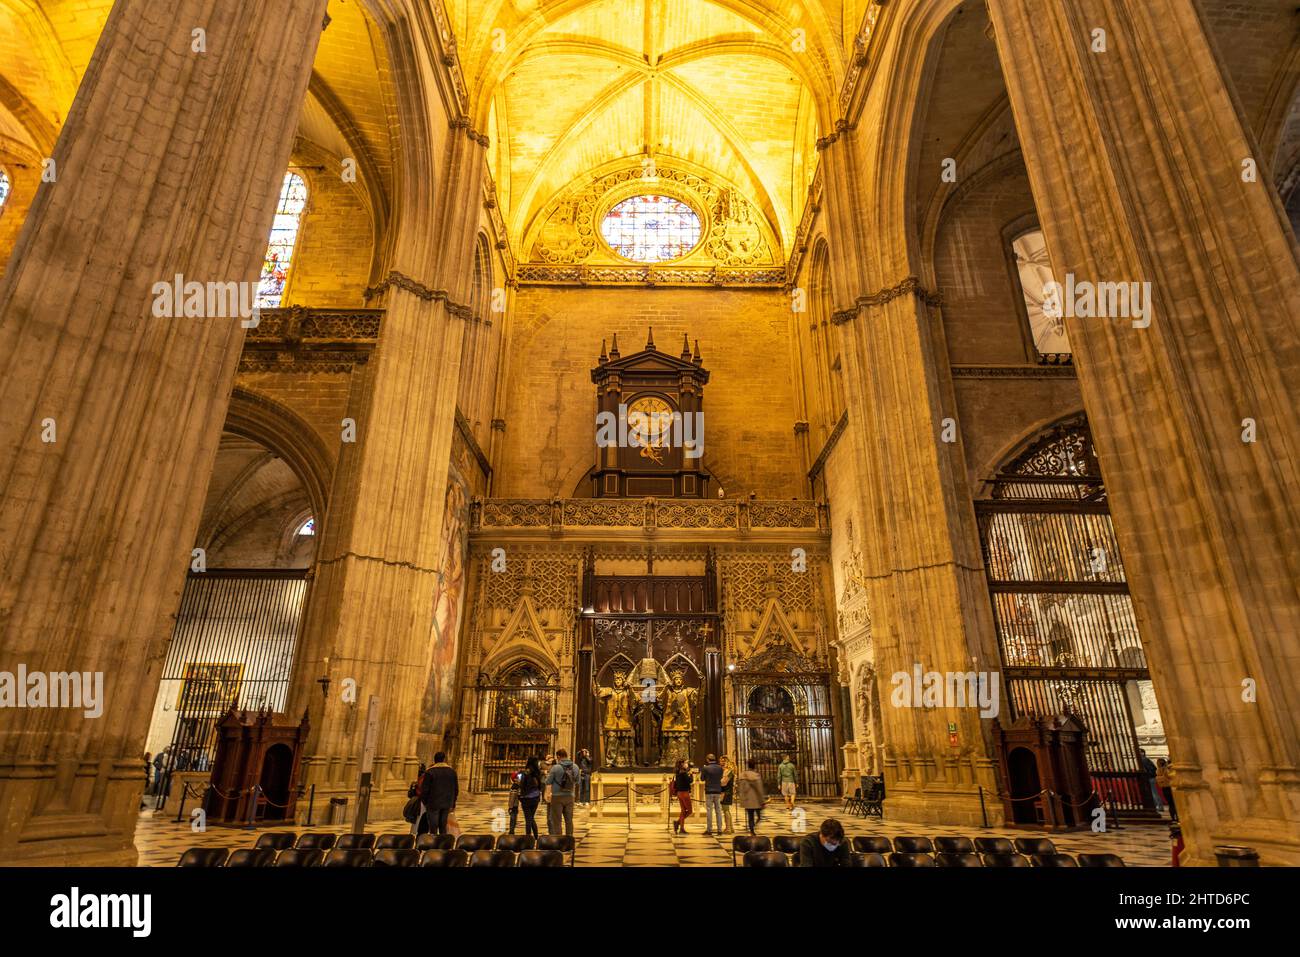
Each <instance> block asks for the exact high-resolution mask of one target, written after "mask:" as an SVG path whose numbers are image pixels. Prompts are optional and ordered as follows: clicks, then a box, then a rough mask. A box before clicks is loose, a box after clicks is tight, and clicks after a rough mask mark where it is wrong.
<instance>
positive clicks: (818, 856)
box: [799, 817, 853, 867]
mask: <svg viewBox="0 0 1300 957" xmlns="http://www.w3.org/2000/svg"><path fill="white" fill-rule="evenodd" d="M852 863H853V862H852V860H851V858H850V855H849V846H848V845H847V844H845V843H844V825H842V824H841V823H840V822H839V821H837V820H835V818H833V817H828V818H827V819H826V820H824V821H822V826H821V829H820V830H819V831H818V832H817V833H816V834H809V835H808V836H807V837H805V838H804V839H803V840H802V841H800V842H799V866H800V867H848V866H850V865H851V864H852Z"/></svg>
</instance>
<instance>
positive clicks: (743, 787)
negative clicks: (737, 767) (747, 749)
mask: <svg viewBox="0 0 1300 957" xmlns="http://www.w3.org/2000/svg"><path fill="white" fill-rule="evenodd" d="M736 782H737V784H738V787H739V791H740V806H741V807H743V808H744V809H745V823H746V824H747V825H748V827H749V833H750V834H751V835H752V834H753V833H754V829H755V828H757V827H758V822H759V821H761V820H762V819H763V805H764V804H765V803H766V802H767V791H766V790H765V789H764V788H763V779H762V778H761V777H759V775H758V772H757V771H755V770H754V759H753V758H750V759H749V760H748V761H746V762H745V770H743V771H741V772H740V774H739V775H737V776H736Z"/></svg>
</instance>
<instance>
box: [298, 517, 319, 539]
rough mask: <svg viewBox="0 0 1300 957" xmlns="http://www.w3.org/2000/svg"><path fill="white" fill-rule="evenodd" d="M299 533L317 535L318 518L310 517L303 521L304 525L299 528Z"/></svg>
mask: <svg viewBox="0 0 1300 957" xmlns="http://www.w3.org/2000/svg"><path fill="white" fill-rule="evenodd" d="M298 534H299V535H315V534H316V519H315V518H309V519H307V521H305V522H303V523H302V527H301V528H300V529H298Z"/></svg>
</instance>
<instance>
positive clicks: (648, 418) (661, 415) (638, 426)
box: [596, 403, 704, 464]
mask: <svg viewBox="0 0 1300 957" xmlns="http://www.w3.org/2000/svg"><path fill="white" fill-rule="evenodd" d="M596 447H597V448H602V449H608V448H634V449H635V448H639V449H641V455H642V456H644V457H645V458H648V459H652V460H653V461H655V462H656V463H657V464H663V452H664V451H666V450H668V449H672V448H680V449H681V450H682V454H684V455H685V456H686V458H688V459H698V458H700V457H701V456H702V455H704V413H703V412H688V413H687V414H686V415H682V413H680V412H667V411H664V412H641V411H637V410H633V411H632V412H629V411H628V407H627V406H626V405H624V404H622V403H620V404H619V407H618V413H617V414H615V413H613V412H598V413H597V414H596Z"/></svg>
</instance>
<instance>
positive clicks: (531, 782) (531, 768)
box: [510, 755, 549, 837]
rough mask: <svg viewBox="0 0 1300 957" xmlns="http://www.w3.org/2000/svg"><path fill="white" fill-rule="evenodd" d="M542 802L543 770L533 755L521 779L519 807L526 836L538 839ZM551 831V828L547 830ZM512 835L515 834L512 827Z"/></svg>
mask: <svg viewBox="0 0 1300 957" xmlns="http://www.w3.org/2000/svg"><path fill="white" fill-rule="evenodd" d="M541 800H542V769H541V766H540V765H539V764H538V763H537V756H536V755H533V756H532V757H530V758H529V759H528V761H527V763H526V764H525V766H524V770H523V776H522V777H521V778H520V779H519V806H520V807H521V808H523V811H524V834H526V835H528V834H531V835H532V836H533V837H538V836H539V835H538V833H537V805H538V803H539V802H540V801H541ZM547 830H548V831H549V828H548V829H547ZM510 833H511V834H513V833H514V828H513V827H511V829H510Z"/></svg>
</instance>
